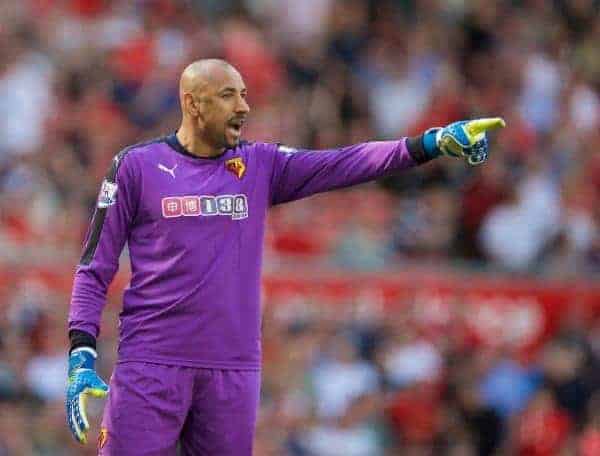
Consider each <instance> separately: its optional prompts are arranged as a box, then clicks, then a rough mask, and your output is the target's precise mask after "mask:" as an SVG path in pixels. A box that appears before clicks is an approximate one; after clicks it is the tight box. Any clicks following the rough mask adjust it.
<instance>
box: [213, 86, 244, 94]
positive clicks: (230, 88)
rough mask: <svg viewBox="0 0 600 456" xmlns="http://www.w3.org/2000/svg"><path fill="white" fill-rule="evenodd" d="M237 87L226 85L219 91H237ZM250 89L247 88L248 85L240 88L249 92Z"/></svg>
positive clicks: (241, 90)
mask: <svg viewBox="0 0 600 456" xmlns="http://www.w3.org/2000/svg"><path fill="white" fill-rule="evenodd" d="M236 90H237V89H236V88H235V87H224V88H222V89H221V90H219V92H218V93H225V92H235V91H236ZM247 91H248V90H247V89H246V87H242V88H241V89H240V92H247Z"/></svg>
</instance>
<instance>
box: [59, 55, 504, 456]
mask: <svg viewBox="0 0 600 456" xmlns="http://www.w3.org/2000/svg"><path fill="white" fill-rule="evenodd" d="M246 93H247V90H246V86H245V85H244V81H243V78H242V76H241V75H240V73H239V72H238V71H237V70H236V69H235V68H234V67H232V66H231V65H230V64H228V63H227V62H224V61H222V60H216V59H209V60H200V61H197V62H194V63H192V64H191V65H189V66H188V67H187V68H186V69H185V71H184V72H183V74H182V76H181V80H180V90H179V95H180V102H181V110H182V121H181V125H180V127H179V128H178V129H177V131H176V132H175V133H173V134H170V135H167V136H164V137H161V138H157V139H154V140H152V141H150V142H146V143H142V144H136V145H133V146H130V147H128V148H126V149H124V150H123V151H121V152H120V153H118V154H117V155H116V156H115V158H114V160H113V162H112V164H111V167H110V169H109V171H108V174H107V175H106V178H105V179H104V181H103V182H102V185H101V190H100V193H99V196H98V202H97V207H96V210H95V212H94V216H93V219H92V222H91V225H90V228H89V231H88V234H87V237H86V240H85V247H84V250H83V255H82V257H81V260H80V262H79V265H78V267H77V270H76V273H75V279H74V285H73V292H72V297H71V307H70V312H69V336H70V340H71V350H70V355H69V380H68V388H67V400H66V408H67V419H68V424H69V427H70V429H71V431H72V433H73V435H74V437H75V439H76V440H77V441H79V442H81V443H85V442H86V440H87V432H88V429H89V423H88V421H87V418H86V415H85V399H86V397H87V396H90V395H91V396H96V397H103V396H105V395H106V394H107V391H108V387H107V385H106V384H105V383H104V382H103V381H102V380H101V379H100V378H99V377H98V376H97V374H96V371H95V368H94V365H95V360H96V356H97V355H96V350H95V349H96V338H97V337H98V334H99V332H100V316H101V313H102V309H103V307H104V304H105V300H106V291H107V288H108V286H109V284H110V282H111V281H112V279H113V277H114V274H115V272H116V271H117V268H118V263H119V256H120V254H121V251H122V249H123V247H124V245H125V242H127V244H128V248H129V257H130V261H131V271H132V275H131V281H130V284H129V286H128V287H127V288H126V290H125V292H124V296H123V310H122V312H121V314H120V318H119V332H120V335H119V336H120V337H119V347H118V361H117V363H116V365H115V368H114V371H113V374H112V376H111V379H110V392H109V393H108V401H107V404H106V407H105V411H104V418H103V421H102V425H101V431H100V437H99V439H98V447H99V452H100V454H102V455H118V456H128V455H148V456H149V455H157V456H158V455H175V454H176V451H177V447H178V445H179V446H180V448H181V452H182V454H183V455H196V456H197V455H206V456H208V455H210V456H216V455H218V456H248V455H251V454H252V441H253V437H254V428H255V421H256V412H257V408H258V403H259V390H260V359H261V351H260V348H261V346H260V320H261V316H260V271H261V259H262V244H263V235H264V227H265V217H266V214H267V210H268V209H269V208H270V207H271V206H274V205H277V204H281V203H285V202H288V201H294V200H297V199H300V198H304V197H307V196H310V195H313V194H315V193H319V192H324V191H328V190H332V189H336V188H341V187H347V186H350V185H354V184H359V183H361V182H366V181H369V180H373V179H376V178H378V177H382V176H386V175H389V174H392V173H396V172H399V171H401V170H403V169H405V168H410V167H413V166H415V165H418V164H421V163H425V162H427V161H429V160H431V159H433V158H435V157H437V156H439V155H443V154H446V155H451V156H457V157H462V158H464V159H465V160H467V161H468V162H469V163H470V164H477V163H480V162H482V161H484V160H485V159H486V157H487V142H486V139H485V130H486V129H489V128H494V127H497V126H499V125H500V123H501V119H483V120H478V121H471V122H457V123H454V124H451V125H450V126H448V127H446V128H436V129H431V130H428V131H427V132H425V133H424V134H423V135H421V136H418V137H414V138H401V139H399V140H397V141H382V142H367V143H363V144H356V145H352V146H349V147H342V148H339V149H330V150H322V151H311V150H301V149H293V148H290V147H287V146H282V145H279V144H267V143H261V142H245V141H241V140H240V135H241V130H242V127H243V125H244V122H245V121H246V118H247V116H248V113H249V111H250V108H249V106H248V102H247V101H246Z"/></svg>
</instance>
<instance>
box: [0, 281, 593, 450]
mask: <svg viewBox="0 0 600 456" xmlns="http://www.w3.org/2000/svg"><path fill="white" fill-rule="evenodd" d="M66 298H67V296H66V295H65V294H63V295H61V294H56V293H54V294H53V293H52V291H51V288H46V289H44V286H43V285H41V284H40V283H37V284H36V283H29V285H28V287H26V289H25V290H24V291H23V293H22V294H21V295H20V298H19V300H18V301H14V302H13V303H12V305H11V307H10V308H9V309H8V312H6V313H2V314H0V316H2V319H1V320H0V334H1V335H2V344H1V345H0V411H1V413H0V455H1V456H21V455H36V456H37V455H43V456H70V455H90V456H91V455H93V454H96V446H95V442H96V439H97V437H98V433H99V430H100V419H101V414H102V407H103V404H104V401H101V400H90V401H88V404H89V405H88V411H89V417H90V422H91V426H92V428H91V431H90V442H91V443H89V444H88V445H87V446H86V447H81V446H80V445H79V444H77V443H75V441H74V440H73V439H72V437H71V435H70V433H69V431H68V428H67V426H66V421H65V417H64V387H65V371H66V356H65V347H64V344H61V343H57V341H63V340H64V339H65V336H64V322H63V319H64V312H65V311H66V306H65V302H64V301H65V299H66ZM377 301H378V299H377V298H376V297H375V296H368V295H363V296H362V297H359V298H357V299H349V300H347V301H344V300H342V301H340V300H337V299H335V300H334V299H332V300H328V299H325V298H323V297H317V296H312V295H311V294H301V295H295V296H290V297H288V298H285V299H283V298H281V297H277V298H275V299H268V300H267V301H266V302H265V311H264V319H263V359H264V362H263V372H262V377H263V385H262V396H261V407H260V413H259V418H258V426H257V435H256V441H255V445H256V448H255V453H254V454H256V455H257V456H342V455H344V456H399V455H403V456H437V455H449V456H486V455H497V456H504V455H506V456H509V455H511V456H512V455H516V456H559V455H569V456H570V455H577V456H596V455H598V454H600V319H598V318H596V319H590V318H582V315H583V313H582V314H580V313H579V312H578V311H577V306H576V305H574V303H570V307H571V310H570V314H569V316H568V317H565V318H564V319H563V321H562V323H561V325H560V327H559V328H558V331H556V332H555V333H554V334H553V336H552V337H550V338H549V339H546V340H545V341H544V342H543V344H542V345H541V346H540V347H539V348H538V349H536V350H535V351H530V350H523V347H519V346H518V345H516V344H512V343H510V341H506V342H505V343H494V344H489V343H484V342H483V341H482V340H481V339H478V338H477V337H474V335H473V334H472V333H471V332H469V331H468V330H466V327H465V323H466V322H465V319H466V318H467V315H466V314H465V312H464V311H463V312H461V311H460V310H459V309H460V308H461V305H460V303H455V305H454V306H450V307H449V310H450V315H447V320H448V321H447V324H446V325H444V327H439V326H438V327H436V326H435V325H431V324H427V325H419V324H415V321H416V320H415V319H416V318H417V314H418V313H419V312H422V309H423V302H419V301H418V300H408V301H404V302H398V303H396V305H394V306H393V307H391V308H389V309H387V310H386V311H384V309H383V308H382V307H381V306H378V305H376V304H375V303H376V302H377ZM580 310H582V309H580ZM118 312H119V306H118V296H116V295H115V294H113V295H111V300H110V302H109V305H108V307H107V309H106V310H105V313H104V316H103V335H102V337H101V338H100V339H99V347H98V352H99V357H98V359H99V365H98V371H99V374H100V375H101V376H102V377H104V378H108V377H109V376H110V372H111V370H112V366H113V364H114V362H115V356H116V340H117V337H116V331H117V328H116V325H115V323H114V322H115V321H116V319H117V314H118Z"/></svg>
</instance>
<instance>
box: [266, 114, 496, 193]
mask: <svg viewBox="0 0 600 456" xmlns="http://www.w3.org/2000/svg"><path fill="white" fill-rule="evenodd" d="M502 126H504V121H503V120H502V119H500V118H495V119H477V120H472V121H460V122H455V123H452V124H450V125H448V126H447V127H444V128H432V129H429V130H427V131H426V132H425V133H424V134H423V135H420V136H416V137H411V138H402V139H400V140H398V141H376V142H366V143H361V144H355V145H352V146H347V147H342V148H338V149H328V150H305V149H292V148H289V147H286V146H276V145H273V147H274V149H275V150H274V166H273V174H272V178H271V203H272V204H280V203H285V202H287V201H293V200H297V199H300V198H304V197H306V196H310V195H313V194H315V193H320V192H325V191H328V190H333V189H337V188H342V187H348V186H351V185H356V184H360V183H363V182H367V181H370V180H373V179H377V178H380V177H384V176H387V175H390V174H393V173H395V172H398V171H401V170H403V169H406V168H410V167H413V166H416V165H419V164H422V163H425V162H427V161H429V160H432V159H434V158H436V157H438V156H440V155H448V156H452V157H457V158H462V159H465V160H466V161H467V162H468V163H469V164H470V165H476V164H479V163H482V162H484V161H485V160H486V159H487V154H488V144H487V138H486V134H485V132H486V130H490V129H494V128H499V127H502Z"/></svg>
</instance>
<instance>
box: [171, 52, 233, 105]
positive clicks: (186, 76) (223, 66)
mask: <svg viewBox="0 0 600 456" xmlns="http://www.w3.org/2000/svg"><path fill="white" fill-rule="evenodd" d="M227 73H229V74H232V73H233V74H236V75H237V76H239V72H238V71H237V70H236V69H235V68H234V66H233V65H231V64H230V63H229V62H226V61H225V60H221V59H202V60H196V61H195V62H192V63H190V64H189V65H188V66H187V67H186V68H185V70H183V73H181V78H180V79H179V96H180V97H183V95H184V94H186V93H193V94H198V95H199V93H198V92H199V91H201V90H202V89H203V88H205V87H206V85H207V84H210V83H214V82H216V81H220V80H222V79H223V77H224V76H225V75H227Z"/></svg>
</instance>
